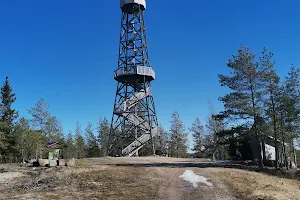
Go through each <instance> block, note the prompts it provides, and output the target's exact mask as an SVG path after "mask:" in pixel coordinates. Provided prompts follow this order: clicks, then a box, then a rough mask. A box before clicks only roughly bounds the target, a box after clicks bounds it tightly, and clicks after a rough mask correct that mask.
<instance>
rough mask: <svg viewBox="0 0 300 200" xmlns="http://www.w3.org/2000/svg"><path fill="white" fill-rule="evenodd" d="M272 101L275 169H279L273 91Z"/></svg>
mask: <svg viewBox="0 0 300 200" xmlns="http://www.w3.org/2000/svg"><path fill="white" fill-rule="evenodd" d="M271 103H272V112H273V131H274V139H275V169H278V157H279V154H278V139H277V126H276V110H275V102H274V98H273V94H272V91H271Z"/></svg>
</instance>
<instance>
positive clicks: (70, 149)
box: [64, 131, 76, 159]
mask: <svg viewBox="0 0 300 200" xmlns="http://www.w3.org/2000/svg"><path fill="white" fill-rule="evenodd" d="M65 141H66V146H67V147H66V149H65V151H64V153H65V157H66V158H68V159H70V158H74V157H76V148H75V145H74V139H73V134H72V132H71V131H69V133H68V135H67V138H66V139H65Z"/></svg>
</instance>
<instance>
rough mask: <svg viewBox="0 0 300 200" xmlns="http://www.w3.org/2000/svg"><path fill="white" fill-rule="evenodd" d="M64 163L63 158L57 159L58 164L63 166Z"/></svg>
mask: <svg viewBox="0 0 300 200" xmlns="http://www.w3.org/2000/svg"><path fill="white" fill-rule="evenodd" d="M65 165H66V162H65V160H64V159H59V160H58V166H65Z"/></svg>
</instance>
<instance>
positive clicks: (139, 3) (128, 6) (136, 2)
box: [120, 0, 146, 14]
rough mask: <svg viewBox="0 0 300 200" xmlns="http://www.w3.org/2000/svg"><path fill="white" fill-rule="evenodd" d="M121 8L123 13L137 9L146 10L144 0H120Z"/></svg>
mask: <svg viewBox="0 0 300 200" xmlns="http://www.w3.org/2000/svg"><path fill="white" fill-rule="evenodd" d="M120 6H121V10H122V11H123V12H125V13H129V14H130V13H134V12H136V11H137V10H139V8H140V10H142V11H144V10H146V0H121V1H120Z"/></svg>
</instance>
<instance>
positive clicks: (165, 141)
mask: <svg viewBox="0 0 300 200" xmlns="http://www.w3.org/2000/svg"><path fill="white" fill-rule="evenodd" d="M154 142H155V147H156V155H168V147H169V135H168V132H167V131H165V129H164V127H163V126H162V125H161V124H160V125H159V126H158V130H157V135H156V136H155V137H154ZM150 149H151V148H150Z"/></svg>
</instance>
